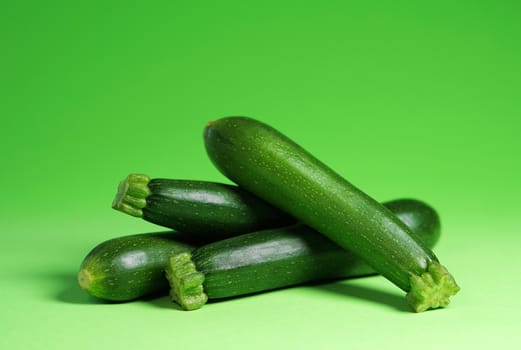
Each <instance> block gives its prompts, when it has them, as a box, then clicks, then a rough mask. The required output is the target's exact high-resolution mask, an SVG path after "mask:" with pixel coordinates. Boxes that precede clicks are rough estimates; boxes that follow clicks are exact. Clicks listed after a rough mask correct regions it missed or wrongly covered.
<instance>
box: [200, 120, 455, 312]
mask: <svg viewBox="0 0 521 350" xmlns="http://www.w3.org/2000/svg"><path fill="white" fill-rule="evenodd" d="M204 140H205V146H206V151H207V153H208V155H209V157H210V159H211V160H212V162H213V163H214V165H215V166H216V167H217V168H218V169H219V170H220V171H221V172H222V173H223V174H224V175H225V176H227V177H228V178H229V179H230V180H232V181H233V182H235V183H236V184H238V185H239V186H241V187H243V188H244V189H246V190H248V191H250V192H251V193H253V194H255V195H257V196H259V197H260V198H262V199H264V200H265V201H267V202H268V203H271V204H272V205H274V206H276V207H278V208H279V209H281V210H283V211H285V212H287V213H289V214H290V215H292V216H294V217H295V218H297V219H298V220H300V221H301V222H302V223H304V224H306V225H308V226H310V227H312V228H314V229H315V230H317V231H318V232H320V233H322V234H323V235H325V236H327V237H328V238H330V239H331V240H332V241H334V242H335V243H337V244H338V245H340V246H341V247H343V248H344V249H347V250H350V251H352V252H353V253H355V254H357V255H358V256H360V257H362V258H363V259H364V260H365V261H366V262H367V263H368V264H369V265H371V266H372V267H373V268H374V269H375V270H376V271H377V272H378V273H380V274H381V275H383V276H384V277H386V278H387V279H388V280H390V281H391V282H392V283H394V284H395V285H397V286H398V287H399V288H401V289H402V290H404V291H405V292H407V300H408V302H409V304H410V305H411V307H412V308H413V309H414V310H415V311H416V312H420V311H425V310H427V309H430V308H437V307H443V306H447V305H448V303H449V298H450V296H452V295H454V294H456V293H457V292H458V291H459V287H458V285H457V284H456V282H455V280H454V278H453V277H452V276H451V275H450V273H449V272H448V271H447V269H446V268H445V267H444V266H443V265H441V264H440V263H439V261H438V259H437V257H436V256H435V255H434V253H433V252H432V251H431V250H430V249H429V248H427V247H426V246H425V245H424V244H422V243H421V242H420V241H419V240H417V239H415V238H414V237H413V236H412V235H411V233H410V230H409V229H408V227H407V226H406V225H405V224H404V223H403V222H401V221H400V220H398V219H397V218H396V216H395V215H393V214H392V212H390V211H389V210H388V209H386V208H385V207H384V206H382V205H381V204H380V203H378V202H377V201H375V200H374V199H373V198H371V197H370V196H368V195H367V194H365V193H364V192H362V191H361V190H360V189H358V188H357V187H355V186H354V185H352V184H351V183H350V182H348V181H347V180H346V179H344V178H343V177H341V176H340V175H339V174H337V173H336V172H334V171H333V170H332V169H331V168H329V167H328V166H326V165H325V164H324V163H322V162H321V161H319V160H318V159H317V158H315V157H314V156H313V155H311V154H310V153H309V152H307V151H306V150H304V149H303V148H302V147H300V146H299V145H297V144H296V143H295V142H293V141H292V140H290V139H289V138H288V137H286V136H284V135H283V134H281V133H280V132H279V131H277V130H275V129H274V128H272V127H270V126H268V125H267V124H265V123H262V122H260V121H258V120H255V119H252V118H248V117H227V118H222V119H219V120H217V121H212V122H209V123H208V124H207V125H206V127H205V130H204Z"/></svg>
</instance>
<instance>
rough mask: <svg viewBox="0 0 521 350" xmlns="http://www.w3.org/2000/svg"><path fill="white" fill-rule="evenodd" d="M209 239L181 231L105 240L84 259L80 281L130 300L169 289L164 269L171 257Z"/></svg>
mask: <svg viewBox="0 0 521 350" xmlns="http://www.w3.org/2000/svg"><path fill="white" fill-rule="evenodd" d="M203 243H208V241H204V240H200V239H197V240H196V239H194V238H193V237H189V236H188V235H186V234H182V233H179V232H160V233H148V234H137V235H130V236H124V237H119V238H114V239H110V240H108V241H105V242H102V243H100V244H99V245H97V246H96V247H95V248H94V249H92V250H91V251H90V252H89V253H88V254H87V256H86V257H85V259H84V260H83V262H82V263H81V267H80V272H79V273H78V283H79V285H80V287H81V288H82V289H84V290H85V291H86V292H87V293H88V294H90V295H92V296H94V297H97V298H100V299H104V300H112V301H128V300H132V299H136V298H139V297H142V296H146V295H151V294H154V293H160V292H164V291H165V290H168V282H167V281H166V279H165V278H164V269H165V266H166V264H167V261H168V258H169V257H170V256H171V255H174V254H176V253H180V252H190V251H192V250H193V249H194V248H195V247H197V246H201V245H202V244H203Z"/></svg>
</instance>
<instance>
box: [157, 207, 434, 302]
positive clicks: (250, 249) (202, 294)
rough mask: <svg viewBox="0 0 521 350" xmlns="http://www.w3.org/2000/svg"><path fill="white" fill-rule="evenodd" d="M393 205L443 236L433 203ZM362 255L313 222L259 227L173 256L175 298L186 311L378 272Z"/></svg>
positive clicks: (417, 231)
mask: <svg viewBox="0 0 521 350" xmlns="http://www.w3.org/2000/svg"><path fill="white" fill-rule="evenodd" d="M384 205H385V206H386V207H387V208H389V209H390V210H391V211H393V212H394V214H395V215H396V216H397V217H398V218H399V219H400V220H402V221H403V222H405V223H406V224H407V226H408V227H409V228H410V230H411V232H412V234H413V235H415V236H416V237H418V238H419V239H420V240H421V241H423V242H424V243H425V244H426V245H427V246H430V247H432V246H434V244H435V243H436V242H437V240H438V238H439V236H440V220H439V217H438V215H437V213H436V211H435V210H434V209H433V208H432V207H430V206H428V205H427V204H425V203H423V202H421V201H417V200H412V199H402V200H395V201H391V202H387V203H385V204H384ZM374 273H375V272H374V270H373V269H372V268H371V267H370V266H368V265H367V264H365V263H364V262H363V261H362V260H361V259H360V258H358V257H356V256H355V255H354V254H352V253H349V252H348V251H346V250H345V249H342V248H340V247H339V246H338V245H336V244H335V243H333V242H332V241H331V240H329V239H328V238H326V237H324V236H323V235H321V234H319V233H317V232H316V231H314V230H313V229H311V228H309V227H308V226H305V225H302V224H296V225H293V226H290V227H284V228H278V229H271V230H265V231H257V232H252V233H248V234H244V235H241V236H237V237H233V238H229V239H225V240H222V241H218V242H215V243H210V244H207V245H204V246H202V247H199V248H197V249H195V250H194V251H192V252H191V253H190V252H183V253H179V254H177V255H174V256H173V257H171V258H170V261H169V264H168V265H167V270H166V274H167V279H168V280H169V283H170V286H171V291H170V295H171V298H172V300H173V301H175V302H176V303H178V304H179V305H180V306H181V307H182V308H183V309H185V310H194V309H198V308H200V307H201V306H203V305H204V304H205V303H206V301H207V300H208V299H219V298H229V297H235V296H238V295H244V294H250V293H256V292H261V291H266V290H272V289H276V288H281V287H287V286H292V285H297V284H302V283H306V282H314V281H323V280H331V279H338V278H347V277H357V276H365V275H370V274H374Z"/></svg>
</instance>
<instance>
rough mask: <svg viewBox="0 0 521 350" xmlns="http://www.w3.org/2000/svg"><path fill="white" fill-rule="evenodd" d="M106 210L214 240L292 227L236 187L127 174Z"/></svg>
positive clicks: (284, 217)
mask: <svg viewBox="0 0 521 350" xmlns="http://www.w3.org/2000/svg"><path fill="white" fill-rule="evenodd" d="M112 207H113V208H114V209H116V210H119V211H121V212H124V213H126V214H129V215H132V216H135V217H141V218H143V219H144V220H146V221H149V222H152V223H154V224H157V225H161V226H164V227H168V228H171V229H174V230H178V231H182V232H185V233H192V234H194V235H197V234H199V233H204V235H205V236H208V235H210V234H211V235H213V236H214V239H215V240H218V239H222V238H226V237H230V236H235V235H238V234H241V233H246V232H251V231H257V230H261V229H265V228H272V227H279V226H286V225H290V224H292V223H296V220H295V219H294V218H292V217H290V216H289V215H288V214H285V213H283V212H282V211H280V210H278V209H275V208H274V207H273V206H272V205H270V204H268V203H266V202H264V201H263V200H261V199H259V198H257V197H255V196H254V195H252V194H250V193H249V192H246V191H244V190H243V189H241V188H239V187H237V186H233V185H225V184H221V183H215V182H208V181H193V180H175V179H150V178H149V177H148V176H147V175H144V174H130V175H128V176H127V178H126V179H125V180H123V181H121V183H120V185H119V187H118V192H117V194H116V197H115V198H114V201H113V203H112Z"/></svg>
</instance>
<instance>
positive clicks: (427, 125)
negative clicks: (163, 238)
mask: <svg viewBox="0 0 521 350" xmlns="http://www.w3.org/2000/svg"><path fill="white" fill-rule="evenodd" d="M520 15H521V5H520V3H519V2H517V1H507V0H505V1H498V0H495V1H493V0H490V1H435V2H424V1H323V2H312V1H271V0H270V1H267V0H266V1H249V2H248V1H226V0H223V1H177V0H174V1H164V2H160V1H152V2H125V1H121V2H120V1H99V2H98V1H93V2H63V3H59V2H57V1H45V2H37V1H19V2H12V3H7V2H5V3H2V5H0V17H1V18H0V19H1V20H0V39H1V40H0V45H1V46H0V50H1V51H0V64H1V65H0V89H1V90H0V93H1V95H0V96H1V97H0V98H1V103H0V113H1V118H2V123H1V127H0V150H1V155H2V157H1V164H2V169H1V173H0V177H1V178H0V180H1V184H2V190H1V193H2V197H1V201H0V212H1V215H0V225H1V226H0V232H1V236H0V237H1V238H0V239H1V242H0V249H1V254H0V271H1V278H0V290H1V298H0V300H1V301H0V310H1V312H0V347H1V348H2V349H32V348H33V349H34V348H44V347H45V348H53V349H109V348H115V347H116V346H117V347H121V348H122V347H124V348H127V349H134V348H135V349H137V348H147V349H161V348H165V349H167V348H168V349H174V348H183V349H205V348H209V347H210V346H211V347H213V348H218V349H221V348H222V349H267V348H272V349H279V348H295V349H297V348H298V349H317V348H318V347H326V346H327V348H330V349H336V348H338V349H346V348H350V349H360V348H370V349H373V348H376V347H377V346H385V348H386V349H398V348H399V349H408V348H411V349H412V348H417V347H418V346H419V345H423V348H424V349H440V348H444V349H450V348H456V347H458V348H459V347H460V346H462V345H465V346H468V347H469V348H470V347H472V348H473V349H478V348H483V349H488V348H490V346H492V345H495V346H506V345H512V344H516V343H517V344H518V345H519V344H520V343H521V336H520V335H519V331H518V326H519V323H520V322H519V321H520V318H519V308H520V307H521V303H520V302H519V293H520V292H521V279H520V277H519V273H518V270H519V267H520V266H521V262H520V259H519V253H518V250H519V248H518V247H519V246H520V245H521V238H520V236H519V228H520V223H521V219H520V214H519V213H520V209H521V205H520V204H519V203H520V202H519V195H520V194H521V191H520V189H521V185H520V179H521V176H520V175H521V165H520V160H519V159H520V154H521V141H519V138H520V136H519V135H520V132H521V127H520V126H521V123H520V121H519V120H520V118H521V113H520V112H521V21H520V20H519V18H520ZM228 115H248V116H251V117H255V118H258V119H260V120H262V121H264V122H266V123H269V124H271V125H272V126H274V127H276V128H278V129H280V130H281V131H282V132H283V133H285V134H287V135H288V136H290V137H292V138H293V139H295V140H296V141H297V142H299V143H300V144H301V145H303V146H304V147H305V148H307V149H308V150H309V151H311V152H312V153H314V154H315V155H316V156H317V157H319V158H320V159H322V160H323V161H324V162H325V163H327V164H329V165H330V166H331V167H332V168H334V169H335V170H337V171H338V172H339V173H341V174H342V175H344V176H345V177H346V178H347V179H349V180H350V181H351V182H352V183H354V184H355V185H357V186H358V187H360V188H361V189H363V190H364V191H366V192H367V193H368V194H370V195H372V196H373V197H375V198H376V199H378V200H381V201H384V200H389V199H393V198H398V197H414V198H419V199H423V200H425V201H427V202H429V203H430V204H431V205H433V206H434V207H435V208H436V209H437V210H438V211H439V213H440V215H441V218H442V221H443V232H442V239H441V241H440V242H439V245H438V246H437V248H436V249H435V251H436V253H437V255H438V256H439V257H440V259H441V260H442V261H443V262H444V264H445V265H446V266H448V267H449V269H450V271H451V272H452V273H453V274H454V276H455V277H456V279H457V281H458V283H459V284H460V285H461V288H462V291H461V292H460V294H458V295H457V296H456V297H454V298H453V300H452V303H451V305H450V307H449V308H447V309H442V310H435V311H429V312H426V313H422V314H414V313H410V312H409V311H408V310H407V307H406V304H405V300H404V298H403V293H402V292H401V291H400V290H398V289H397V288H396V287H394V286H393V285H391V284H390V283H389V282H387V281H386V280H384V279H383V278H381V277H370V278H364V279H358V280H348V281H339V282H334V283H329V284H325V285H322V286H304V287H298V288H291V289H287V290H279V291H275V292H271V293H265V294H259V295H255V296H251V297H245V298H240V299H234V300H230V301H226V302H219V303H212V304H209V305H206V306H205V307H204V308H202V309H200V310H198V311H194V312H182V311H180V310H178V309H176V308H175V307H174V306H173V305H172V304H171V303H170V302H169V300H168V298H167V297H163V298H157V299H152V300H143V301H136V302H132V303H124V304H106V303H100V302H98V301H95V300H93V299H92V298H90V297H88V296H87V295H86V294H85V293H84V292H83V291H81V290H80V289H79V287H78V286H77V283H76V281H75V278H76V273H77V271H78V267H79V264H80V263H81V261H82V259H83V257H84V256H85V255H86V254H87V253H88V252H89V251H90V249H92V248H93V247H94V246H95V245H96V244H98V243H100V242H101V241H104V240H106V239H109V238H113V237H116V236H120V235H126V234H131V233H139V232H147V231H158V230H161V228H159V227H157V226H153V225H152V224H148V223H146V222H143V221H140V220H137V219H133V218H131V217H129V216H125V215H123V214H121V213H118V212H116V211H114V210H112V209H111V208H110V204H111V201H112V198H113V196H114V194H115V192H116V187H117V184H118V182H119V180H121V179H122V178H124V177H125V176H126V175H127V174H128V173H130V172H144V173H147V174H149V175H150V176H152V177H171V178H183V179H184V178H185V179H200V180H213V181H226V179H225V178H224V177H223V176H222V175H220V173H219V172H218V171H217V170H215V169H214V168H213V166H212V164H211V163H210V161H209V160H208V159H207V157H206V154H205V150H204V147H203V142H202V130H203V127H204V125H205V123H206V122H207V121H208V120H211V119H216V118H220V117H223V116H228ZM498 344H499V345H498Z"/></svg>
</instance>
